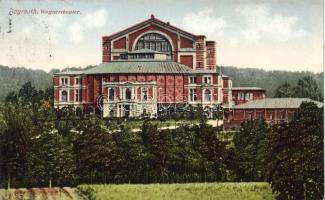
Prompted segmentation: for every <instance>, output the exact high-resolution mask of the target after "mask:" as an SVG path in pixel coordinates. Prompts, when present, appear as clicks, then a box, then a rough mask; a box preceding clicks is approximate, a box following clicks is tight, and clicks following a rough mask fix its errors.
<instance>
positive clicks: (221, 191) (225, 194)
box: [78, 183, 275, 200]
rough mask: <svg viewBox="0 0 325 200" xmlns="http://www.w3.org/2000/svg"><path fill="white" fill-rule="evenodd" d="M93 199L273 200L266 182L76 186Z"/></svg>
mask: <svg viewBox="0 0 325 200" xmlns="http://www.w3.org/2000/svg"><path fill="white" fill-rule="evenodd" d="M78 189H79V190H80V191H81V192H82V193H83V194H85V195H86V196H88V197H90V198H89V199H90V200H92V199H96V200H106V199H107V200H108V199H109V200H115V199H123V200H128V199H132V200H167V199H168V200H169V199H172V200H197V199H199V200H207V199H209V200H212V199H217V200H219V199H220V200H246V199H247V200H274V199H275V198H274V195H273V194H272V192H271V189H270V186H269V184H267V183H207V184H205V183H190V184H147V185H145V184H131V185H129V184H125V185H80V186H78Z"/></svg>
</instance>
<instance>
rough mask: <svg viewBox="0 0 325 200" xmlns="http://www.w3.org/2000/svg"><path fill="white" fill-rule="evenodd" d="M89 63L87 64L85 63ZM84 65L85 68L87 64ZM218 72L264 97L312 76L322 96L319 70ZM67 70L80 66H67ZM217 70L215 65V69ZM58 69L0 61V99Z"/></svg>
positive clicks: (47, 81)
mask: <svg viewBox="0 0 325 200" xmlns="http://www.w3.org/2000/svg"><path fill="white" fill-rule="evenodd" d="M88 67H91V66H88ZM88 67H87V68H88ZM220 67H221V72H222V73H223V74H225V75H228V76H230V77H231V78H232V80H233V86H254V87H262V88H265V89H266V94H267V96H268V97H274V95H275V92H276V89H277V87H279V86H280V85H281V84H284V83H289V84H290V85H295V84H296V83H297V81H298V79H301V78H302V77H305V76H311V77H312V78H313V79H315V80H316V82H317V85H318V88H319V89H320V92H321V95H322V96H324V93H323V88H324V79H323V76H324V74H323V73H312V72H308V71H305V72H290V71H265V70H262V69H255V68H237V67H230V66H220ZM69 69H71V70H75V69H80V68H69ZM218 70H219V69H218ZM58 71H59V70H57V69H53V70H51V71H50V72H45V71H43V70H32V69H27V68H24V67H7V66H1V65H0V82H1V84H2V88H1V90H0V102H1V101H3V100H4V99H5V97H6V96H7V95H8V94H9V92H11V91H16V92H17V91H18V90H19V88H20V87H21V86H22V85H23V84H25V83H26V82H28V81H31V82H32V83H33V85H34V86H35V87H36V89H38V90H40V89H46V88H48V87H51V86H52V76H53V74H54V73H55V72H58Z"/></svg>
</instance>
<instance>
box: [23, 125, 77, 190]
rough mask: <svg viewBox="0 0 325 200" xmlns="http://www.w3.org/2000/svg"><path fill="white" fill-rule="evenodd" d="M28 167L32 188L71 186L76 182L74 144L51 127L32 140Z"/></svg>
mask: <svg viewBox="0 0 325 200" xmlns="http://www.w3.org/2000/svg"><path fill="white" fill-rule="evenodd" d="M43 126H46V125H45V124H43ZM27 165H28V181H29V184H30V185H32V186H38V187H40V186H46V185H47V183H49V187H51V186H52V184H53V185H57V186H63V185H71V184H73V183H74V181H75V180H76V173H75V172H76V163H75V156H74V152H73V149H72V144H71V143H69V142H68V141H67V140H66V139H65V138H64V137H63V136H62V135H59V134H58V132H57V131H56V130H54V129H53V127H51V126H50V127H48V128H47V129H46V130H44V132H42V133H41V134H40V135H38V136H36V137H34V138H33V139H32V147H31V150H30V152H29V156H28V161H27Z"/></svg>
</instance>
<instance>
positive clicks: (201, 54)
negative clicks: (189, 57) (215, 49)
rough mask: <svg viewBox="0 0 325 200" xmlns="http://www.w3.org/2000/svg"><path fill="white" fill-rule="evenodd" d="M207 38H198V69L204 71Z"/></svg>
mask: <svg viewBox="0 0 325 200" xmlns="http://www.w3.org/2000/svg"><path fill="white" fill-rule="evenodd" d="M204 52H205V36H198V37H197V40H196V69H204V68H205V66H204V60H205V57H204Z"/></svg>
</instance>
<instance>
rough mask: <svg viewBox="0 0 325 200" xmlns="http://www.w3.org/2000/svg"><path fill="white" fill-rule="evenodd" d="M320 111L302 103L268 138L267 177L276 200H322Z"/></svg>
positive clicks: (322, 169)
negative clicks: (289, 118) (288, 119)
mask: <svg viewBox="0 0 325 200" xmlns="http://www.w3.org/2000/svg"><path fill="white" fill-rule="evenodd" d="M323 120H324V114H323V108H318V107H317V106H316V105H315V104H313V103H303V104H302V105H301V106H300V109H299V110H298V111H297V112H296V115H295V118H294V120H293V121H291V122H289V123H283V124H279V125H275V126H274V127H273V131H272V132H271V134H269V154H268V166H267V168H268V174H267V175H268V177H269V181H270V183H271V185H272V189H273V191H275V192H277V193H278V196H277V199H278V200H286V199H289V200H291V199H292V200H294V199H323V194H324V182H323V181H324V165H323V163H324V161H323V157H324V144H323V139H324V135H323V134H324V124H323Z"/></svg>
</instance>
